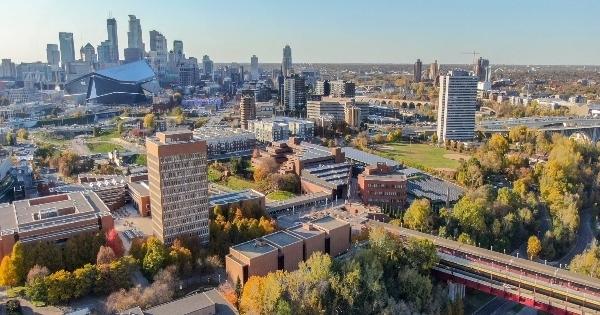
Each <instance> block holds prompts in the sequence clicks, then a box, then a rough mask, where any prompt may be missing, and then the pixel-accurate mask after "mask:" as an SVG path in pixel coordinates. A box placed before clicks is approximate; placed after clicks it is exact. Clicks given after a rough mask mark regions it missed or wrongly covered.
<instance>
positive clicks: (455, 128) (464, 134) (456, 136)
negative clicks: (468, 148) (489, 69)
mask: <svg viewBox="0 0 600 315" xmlns="http://www.w3.org/2000/svg"><path fill="white" fill-rule="evenodd" d="M476 105H477V76H475V75H472V74H471V73H469V72H467V71H464V70H453V71H450V72H449V73H448V74H447V75H445V76H440V93H439V104H438V120H437V136H438V142H440V143H443V142H445V141H446V140H458V141H471V140H473V138H474V137H475V107H476Z"/></svg>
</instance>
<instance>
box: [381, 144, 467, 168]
mask: <svg viewBox="0 0 600 315" xmlns="http://www.w3.org/2000/svg"><path fill="white" fill-rule="evenodd" d="M375 153H376V154H378V155H381V156H383V157H386V158H389V159H393V160H396V161H399V162H404V163H406V164H408V165H410V166H415V165H422V166H423V167H426V168H432V169H436V168H447V169H457V168H458V167H459V166H460V162H459V160H458V159H451V158H448V157H444V155H446V154H453V155H458V153H456V152H453V151H449V150H446V149H444V148H440V147H436V146H433V145H429V144H424V143H413V144H408V143H389V144H385V145H383V146H382V147H380V148H379V150H376V151H375Z"/></svg>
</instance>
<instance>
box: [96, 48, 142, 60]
mask: <svg viewBox="0 0 600 315" xmlns="http://www.w3.org/2000/svg"><path fill="white" fill-rule="evenodd" d="M98 55H100V53H98ZM123 55H124V56H123V59H125V63H131V62H135V61H138V60H142V58H144V51H143V50H142V49H141V48H125V51H123Z"/></svg>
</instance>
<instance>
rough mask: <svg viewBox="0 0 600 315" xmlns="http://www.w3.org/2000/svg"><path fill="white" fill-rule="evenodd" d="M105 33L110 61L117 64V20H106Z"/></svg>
mask: <svg viewBox="0 0 600 315" xmlns="http://www.w3.org/2000/svg"><path fill="white" fill-rule="evenodd" d="M106 32H107V33H108V43H109V47H110V53H109V56H110V61H111V62H119V37H118V36H117V20H115V19H114V18H110V19H107V20H106Z"/></svg>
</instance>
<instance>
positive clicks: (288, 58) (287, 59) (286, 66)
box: [281, 45, 293, 77]
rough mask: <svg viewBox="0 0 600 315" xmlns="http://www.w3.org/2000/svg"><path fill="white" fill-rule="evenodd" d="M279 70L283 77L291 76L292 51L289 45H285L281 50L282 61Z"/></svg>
mask: <svg viewBox="0 0 600 315" xmlns="http://www.w3.org/2000/svg"><path fill="white" fill-rule="evenodd" d="M281 69H282V71H283V76H285V77H289V76H290V75H292V70H293V66H292V49H291V48H290V45H285V47H284V48H283V60H282V61H281Z"/></svg>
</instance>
